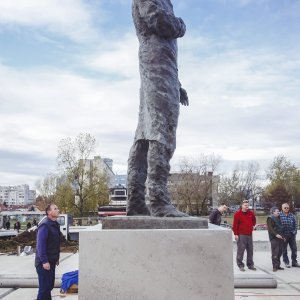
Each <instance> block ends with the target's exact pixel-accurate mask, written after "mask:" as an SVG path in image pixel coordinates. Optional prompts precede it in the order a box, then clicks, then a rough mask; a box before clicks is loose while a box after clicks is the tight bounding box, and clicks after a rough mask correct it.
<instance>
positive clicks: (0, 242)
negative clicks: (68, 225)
mask: <svg viewBox="0 0 300 300" xmlns="http://www.w3.org/2000/svg"><path fill="white" fill-rule="evenodd" d="M60 245H61V246H60V251H61V252H74V253H75V252H77V251H78V242H77V241H67V240H66V239H65V238H64V237H62V238H61V243H60ZM18 246H21V252H22V251H23V249H24V247H25V246H32V247H33V248H34V249H35V248H36V233H35V232H34V231H31V232H28V231H24V232H22V233H20V234H19V235H18V236H16V237H14V238H12V239H9V240H5V239H0V253H6V254H17V248H18Z"/></svg>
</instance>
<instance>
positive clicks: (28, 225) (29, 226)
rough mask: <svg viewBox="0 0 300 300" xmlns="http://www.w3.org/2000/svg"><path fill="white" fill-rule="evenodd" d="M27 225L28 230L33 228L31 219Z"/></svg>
mask: <svg viewBox="0 0 300 300" xmlns="http://www.w3.org/2000/svg"><path fill="white" fill-rule="evenodd" d="M26 227H27V230H28V229H30V228H31V223H30V221H29V222H28V223H27V225H26Z"/></svg>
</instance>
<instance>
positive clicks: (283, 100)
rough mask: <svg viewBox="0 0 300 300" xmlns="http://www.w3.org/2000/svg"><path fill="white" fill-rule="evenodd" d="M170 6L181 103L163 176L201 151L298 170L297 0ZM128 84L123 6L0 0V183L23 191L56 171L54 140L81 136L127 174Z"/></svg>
mask: <svg viewBox="0 0 300 300" xmlns="http://www.w3.org/2000/svg"><path fill="white" fill-rule="evenodd" d="M172 2H173V6H174V12H175V15H176V16H178V17H181V18H182V19H183V20H184V22H185V23H186V27H187V31H186V34H185V36H184V37H183V38H181V39H178V47H179V54H178V64H179V77H180V81H181V83H182V85H183V87H184V88H185V89H186V90H187V92H188V95H189V101H190V106H189V107H183V106H181V108H180V109H181V110H180V117H179V124H178V128H177V148H176V151H175V154H174V157H173V158H172V161H171V164H172V170H176V168H177V167H178V164H179V162H180V160H181V158H182V157H188V158H192V157H198V156H199V155H201V154H204V155H210V154H212V153H214V154H215V155H220V156H221V157H222V160H223V163H224V165H227V166H228V165H231V164H233V163H234V162H236V161H253V160H254V161H257V162H258V163H261V165H263V166H265V165H267V164H268V163H270V162H271V161H272V160H273V158H274V157H275V156H277V155H279V154H284V155H286V156H287V157H288V158H289V159H290V160H292V162H294V163H295V164H296V165H298V166H300V134H299V128H300V109H299V104H300V103H299V101H300V99H299V98H300V54H299V53H300V38H299V37H300V23H299V19H300V1H298V0H173V1H172ZM139 85H140V79H139V70H138V41H137V38H136V35H135V29H134V27H133V23H132V17H131V1H130V0H39V1H36V0H22V1H20V0H0V185H18V184H29V185H30V186H31V187H32V188H34V185H35V182H36V181H37V180H38V179H41V178H43V177H45V176H46V175H47V174H48V173H51V172H55V171H56V157H57V153H58V152H57V151H58V143H59V141H60V140H61V139H63V138H66V137H71V138H74V137H75V136H76V135H78V134H79V133H84V132H87V133H90V134H92V135H93V136H94V137H95V138H96V140H97V149H96V152H95V155H101V157H109V158H112V159H113V161H114V167H113V169H114V171H115V173H116V174H126V169H127V159H128V153H129V149H130V147H131V145H132V142H133V138H134V132H135V129H136V126H137V121H138V106H139V95H138V94H139Z"/></svg>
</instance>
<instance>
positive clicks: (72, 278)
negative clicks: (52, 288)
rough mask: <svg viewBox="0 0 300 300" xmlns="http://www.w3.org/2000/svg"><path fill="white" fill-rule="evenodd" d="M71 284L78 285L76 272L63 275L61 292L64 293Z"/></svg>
mask: <svg viewBox="0 0 300 300" xmlns="http://www.w3.org/2000/svg"><path fill="white" fill-rule="evenodd" d="M72 284H77V285H78V270H76V271H72V272H67V273H64V274H63V276H62V278H61V288H60V289H61V292H62V293H66V292H67V291H68V289H69V287H70V286H71V285H72Z"/></svg>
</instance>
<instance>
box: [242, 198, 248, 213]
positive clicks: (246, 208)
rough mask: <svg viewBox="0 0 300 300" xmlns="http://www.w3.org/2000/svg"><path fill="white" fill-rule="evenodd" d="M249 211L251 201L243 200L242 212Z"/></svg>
mask: <svg viewBox="0 0 300 300" xmlns="http://www.w3.org/2000/svg"><path fill="white" fill-rule="evenodd" d="M248 210H249V201H248V200H243V201H242V211H244V212H246V211H248Z"/></svg>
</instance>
